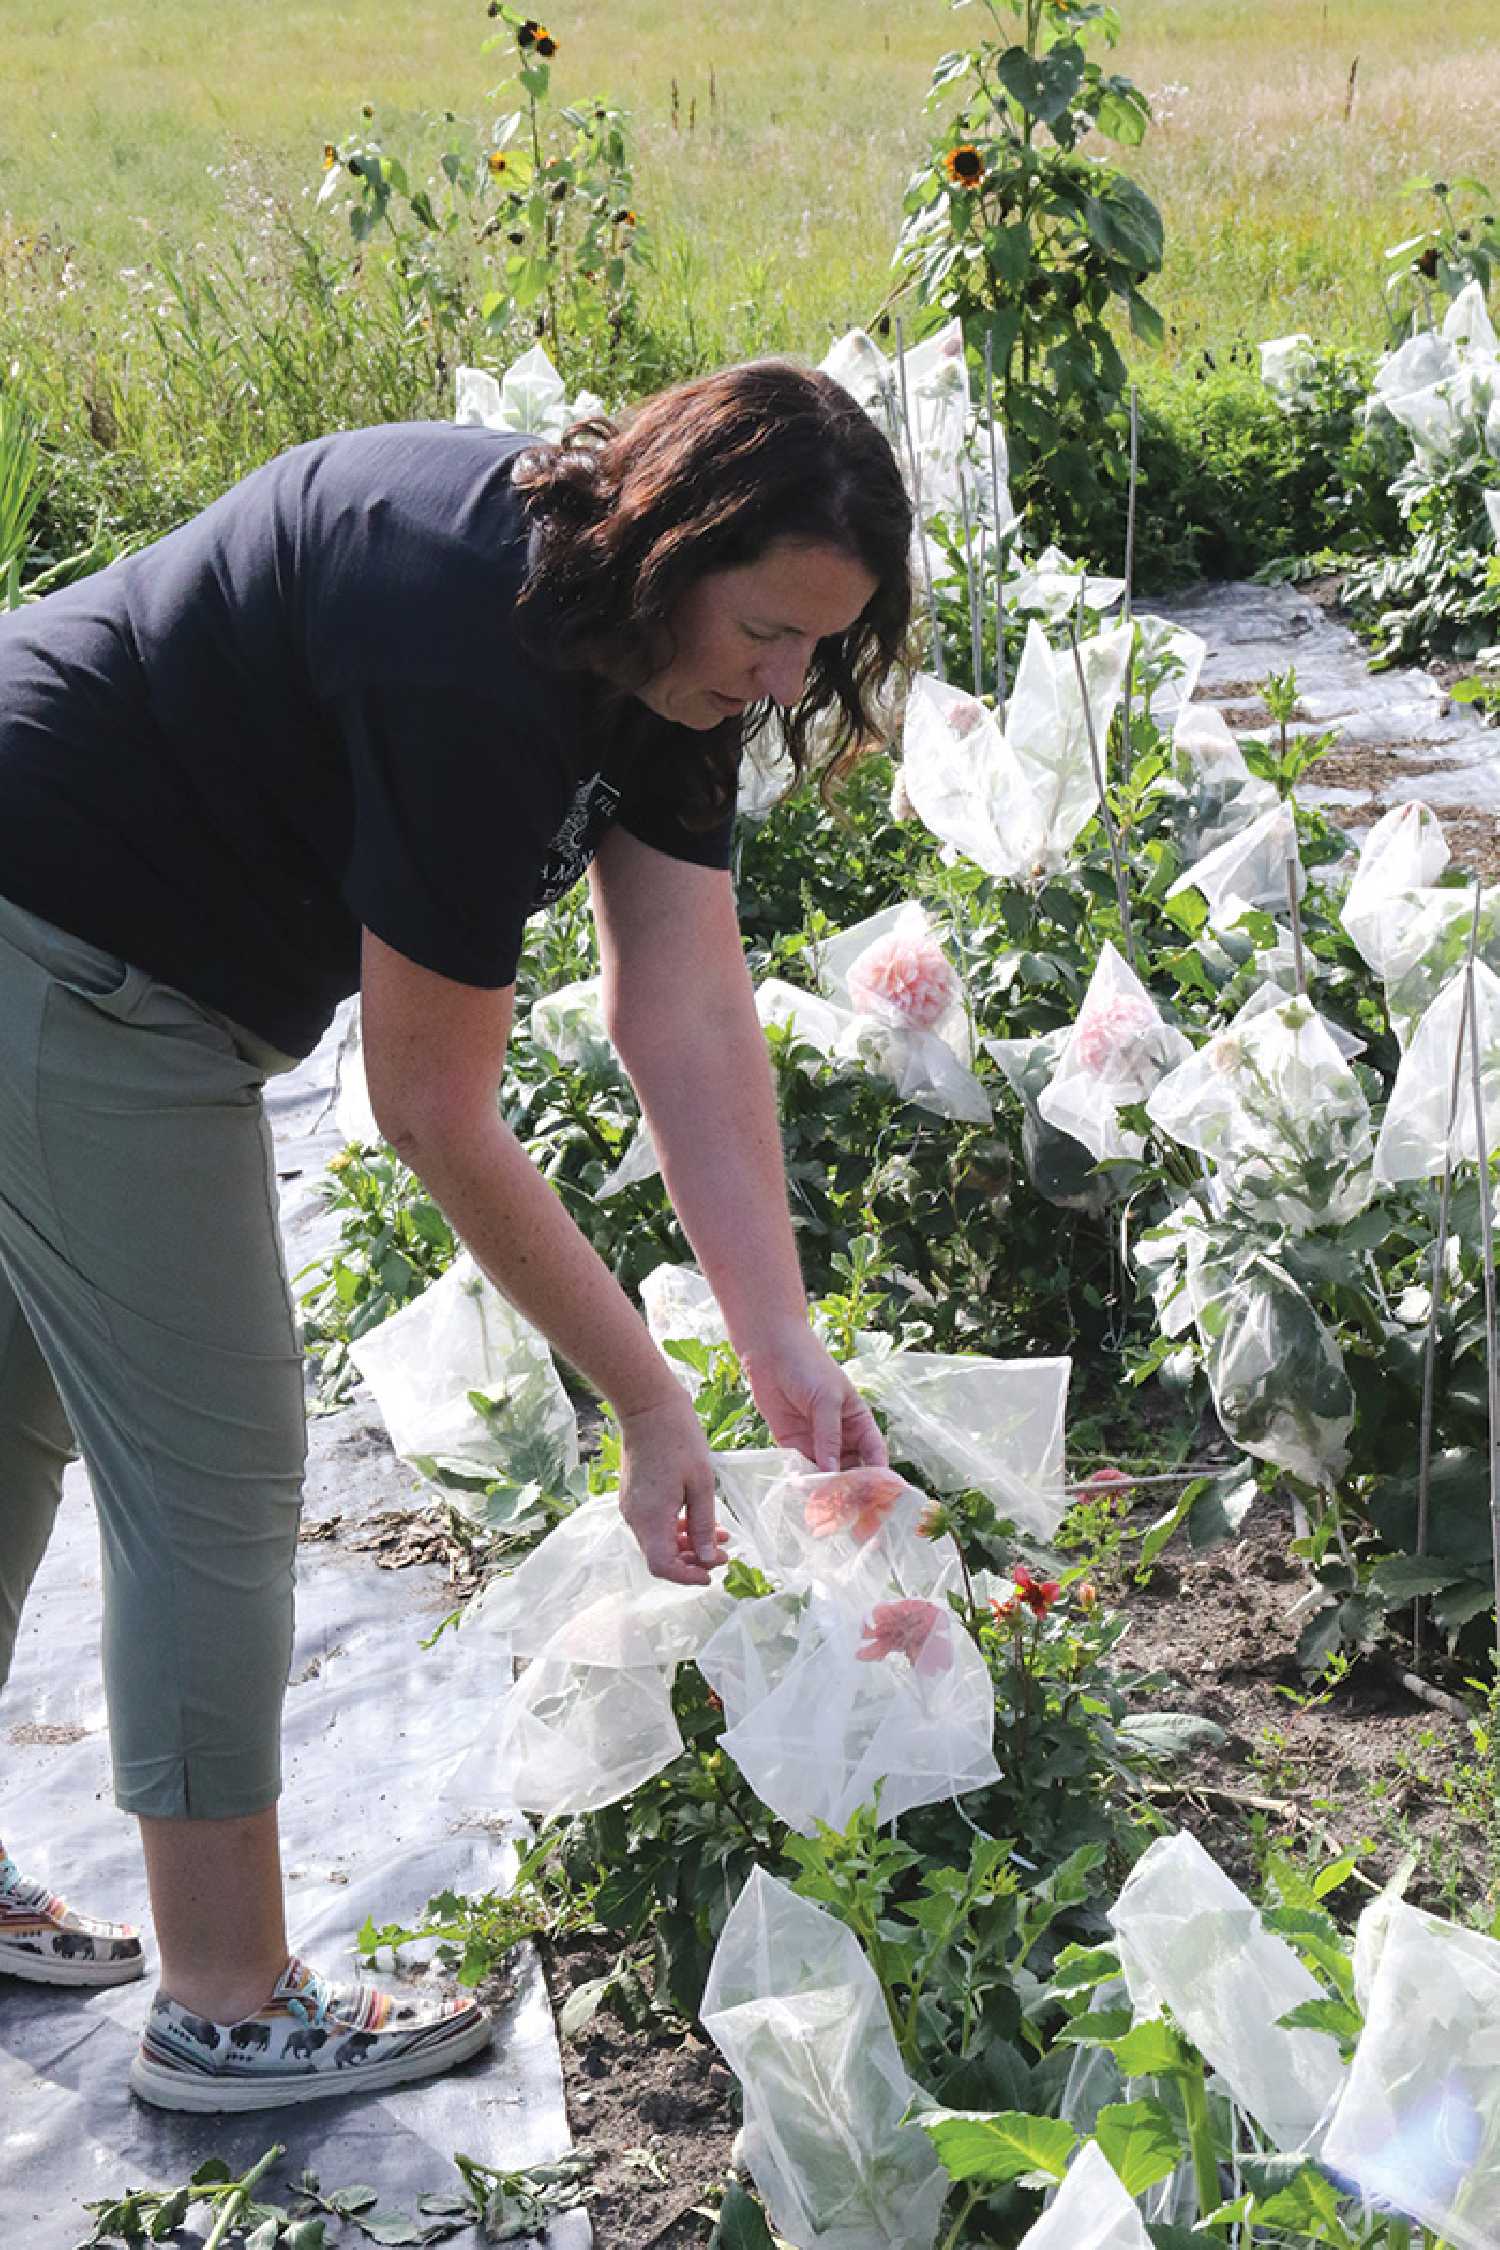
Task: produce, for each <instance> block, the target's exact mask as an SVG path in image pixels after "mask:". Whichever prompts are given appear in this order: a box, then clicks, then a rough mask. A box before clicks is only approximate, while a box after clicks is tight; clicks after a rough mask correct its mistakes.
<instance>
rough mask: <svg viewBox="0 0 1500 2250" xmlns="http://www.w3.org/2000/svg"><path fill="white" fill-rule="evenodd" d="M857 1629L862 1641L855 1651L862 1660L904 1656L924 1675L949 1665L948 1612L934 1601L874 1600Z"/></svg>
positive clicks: (947, 1669)
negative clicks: (861, 1634)
mask: <svg viewBox="0 0 1500 2250" xmlns="http://www.w3.org/2000/svg"><path fill="white" fill-rule="evenodd" d="M860 1631H861V1632H862V1633H863V1634H864V1642H863V1645H862V1646H861V1647H859V1648H857V1649H856V1650H855V1652H854V1653H855V1655H856V1656H857V1657H858V1658H859V1661H860V1663H861V1664H874V1663H876V1662H878V1660H879V1659H880V1658H881V1657H883V1656H904V1657H905V1658H906V1659H907V1661H908V1663H909V1664H910V1665H911V1667H912V1670H913V1671H914V1672H920V1673H921V1675H922V1677H923V1678H924V1679H931V1678H932V1677H933V1676H934V1674H936V1673H938V1672H947V1671H949V1670H951V1669H952V1665H953V1650H952V1647H951V1646H950V1644H949V1640H948V1614H947V1612H946V1610H941V1609H939V1608H938V1605H937V1603H936V1602H923V1601H901V1602H877V1603H876V1604H875V1607H874V1608H873V1609H872V1610H871V1612H870V1615H869V1617H868V1619H867V1620H866V1622H865V1623H864V1624H863V1625H862V1626H861V1627H860Z"/></svg>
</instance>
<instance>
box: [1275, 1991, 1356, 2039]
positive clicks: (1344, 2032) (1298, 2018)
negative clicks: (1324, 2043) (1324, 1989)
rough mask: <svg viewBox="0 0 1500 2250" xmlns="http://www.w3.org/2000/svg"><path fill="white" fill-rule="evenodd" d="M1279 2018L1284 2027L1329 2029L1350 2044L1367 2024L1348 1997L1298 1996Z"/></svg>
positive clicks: (1286, 2029)
mask: <svg viewBox="0 0 1500 2250" xmlns="http://www.w3.org/2000/svg"><path fill="white" fill-rule="evenodd" d="M1276 2021H1277V2023H1278V2025H1279V2026H1280V2028H1281V2029H1282V2030H1283V2031H1326V2032H1327V2033H1328V2036H1329V2038H1330V2039H1337V2040H1338V2042H1339V2044H1340V2045H1341V2046H1347V2045H1350V2044H1351V2043H1352V2042H1353V2041H1354V2040H1356V2039H1357V2038H1358V2037H1359V2035H1360V2033H1361V2032H1362V2031H1363V2030H1364V2027H1365V2019H1364V2017H1363V2016H1362V2015H1361V2014H1360V2012H1359V2010H1358V2008H1355V2007H1352V2006H1351V2005H1350V2003H1349V2002H1348V2001H1347V2000H1299V2001H1298V2003H1297V2005H1296V2007H1295V2008H1289V2009H1288V2010H1287V2012H1286V2014H1285V2015H1284V2016H1278V2017H1277V2018H1276Z"/></svg>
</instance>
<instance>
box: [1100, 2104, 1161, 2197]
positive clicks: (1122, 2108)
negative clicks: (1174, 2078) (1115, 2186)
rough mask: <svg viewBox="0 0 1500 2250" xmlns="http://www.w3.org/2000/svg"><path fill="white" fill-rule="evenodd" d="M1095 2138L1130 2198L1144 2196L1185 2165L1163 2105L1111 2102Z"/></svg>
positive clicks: (1102, 2114)
mask: <svg viewBox="0 0 1500 2250" xmlns="http://www.w3.org/2000/svg"><path fill="white" fill-rule="evenodd" d="M1094 2138H1095V2140H1096V2141H1097V2142H1098V2143H1099V2146H1100V2148H1102V2149H1103V2151H1104V2153H1105V2155H1106V2156H1107V2157H1108V2158H1109V2161H1110V2163H1111V2164H1112V2165H1113V2166H1114V2168H1115V2170H1116V2172H1118V2174H1119V2176H1120V2181H1121V2184H1122V2185H1123V2187H1124V2189H1125V2192H1126V2194H1127V2195H1141V2194H1143V2193H1144V2192H1145V2190H1146V2189H1147V2188H1148V2187H1154V2186H1155V2184H1156V2182H1157V2181H1158V2180H1164V2179H1165V2178H1166V2176H1167V2174H1168V2173H1169V2172H1175V2171H1176V2169H1177V2167H1178V2165H1179V2164H1180V2163H1181V2162H1182V2157H1183V2148H1182V2142H1181V2139H1180V2138H1179V2136H1178V2131H1177V2127H1176V2125H1175V2124H1174V2123H1173V2121H1172V2117H1171V2115H1170V2113H1169V2112H1168V2111H1167V2110H1166V2109H1164V2108H1163V2106H1162V2104H1161V2103H1160V2102H1153V2101H1139V2102H1110V2103H1109V2104H1108V2105H1107V2106H1106V2107H1105V2108H1104V2109H1101V2110H1100V2112H1099V2115H1098V2117H1097V2118H1096V2119H1095V2120H1094Z"/></svg>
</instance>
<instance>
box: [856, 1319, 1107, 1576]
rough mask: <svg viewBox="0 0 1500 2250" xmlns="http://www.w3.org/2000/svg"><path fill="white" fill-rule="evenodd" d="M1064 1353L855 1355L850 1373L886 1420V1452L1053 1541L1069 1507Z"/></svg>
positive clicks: (938, 1487)
mask: <svg viewBox="0 0 1500 2250" xmlns="http://www.w3.org/2000/svg"><path fill="white" fill-rule="evenodd" d="M1072 1369H1073V1363H1072V1361H1071V1360H1070V1359H985V1358H981V1357H979V1356H978V1355H970V1354H967V1353H950V1352H892V1351H881V1350H879V1349H876V1348H872V1349H870V1350H867V1351H863V1352H860V1353H857V1354H856V1356H855V1357H854V1358H853V1359H851V1360H850V1361H849V1362H848V1366H847V1370H846V1372H847V1373H848V1375H849V1378H850V1380H851V1382H853V1383H854V1384H855V1385H856V1386H857V1387H858V1389H859V1391H860V1392H861V1394H862V1395H863V1396H864V1397H865V1398H867V1399H868V1400H869V1401H870V1403H871V1405H873V1406H875V1407H878V1408H879V1410H880V1412H881V1414H882V1415H883V1416H884V1418H885V1423H886V1430H887V1435H888V1437H889V1439H890V1442H891V1445H892V1449H893V1450H894V1451H895V1452H896V1453H897V1454H898V1455H899V1456H900V1458H901V1459H902V1460H904V1461H910V1462H911V1463H912V1465H913V1467H915V1468H916V1469H918V1470H919V1471H920V1473H921V1475H922V1476H923V1477H924V1478H925V1480H926V1482H927V1483H928V1484H929V1485H930V1486H931V1487H932V1489H933V1491H935V1492H967V1491H974V1492H982V1493H984V1494H985V1496H986V1497H987V1498H988V1499H989V1500H991V1501H992V1502H993V1503H994V1505H995V1507H996V1508H998V1509H999V1511H1000V1513H1001V1514H1002V1515H1004V1516H1008V1517H1009V1518H1010V1519H1011V1521H1012V1522H1013V1523H1014V1524H1016V1525H1017V1526H1018V1528H1019V1529H1021V1530H1022V1531H1027V1532H1030V1533H1031V1534H1032V1536H1033V1537H1035V1538H1038V1539H1050V1538H1051V1536H1052V1534H1053V1532H1054V1531H1055V1530H1056V1529H1057V1526H1058V1524H1059V1522H1060V1521H1061V1520H1062V1517H1063V1515H1064V1513H1065V1512H1066V1509H1067V1504H1068V1503H1067V1495H1066V1492H1065V1491H1064V1487H1063V1443H1064V1437H1065V1433H1066V1426H1067V1404H1068V1381H1069V1378H1070V1376H1071V1374H1072Z"/></svg>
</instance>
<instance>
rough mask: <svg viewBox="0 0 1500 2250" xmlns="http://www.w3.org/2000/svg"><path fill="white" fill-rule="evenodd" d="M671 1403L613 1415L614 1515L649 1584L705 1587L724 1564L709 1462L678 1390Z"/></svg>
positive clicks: (690, 1404) (694, 1421) (691, 1412)
mask: <svg viewBox="0 0 1500 2250" xmlns="http://www.w3.org/2000/svg"><path fill="white" fill-rule="evenodd" d="M674 1389H675V1390H676V1393H677V1395H676V1397H675V1398H664V1399H662V1400H661V1401H660V1402H659V1403H658V1404H657V1405H654V1406H647V1407H642V1408H640V1409H638V1410H637V1411H636V1412H635V1413H633V1414H622V1415H621V1416H620V1438H621V1463H620V1513H621V1515H622V1516H623V1517H624V1518H625V1521H626V1522H627V1523H628V1524H629V1526H630V1528H631V1530H632V1531H633V1532H634V1534H635V1536H636V1539H637V1541H638V1542H639V1545H640V1550H641V1553H642V1554H643V1555H644V1556H645V1558H646V1562H647V1565H648V1567H649V1569H650V1571H651V1575H652V1577H653V1578H667V1579H670V1580H672V1581H673V1582H674V1584H676V1585H679V1586H706V1585H708V1583H709V1572H710V1570H711V1569H716V1568H717V1567H718V1566H719V1565H720V1564H721V1563H722V1562H723V1560H724V1547H725V1545H726V1542H727V1537H728V1535H727V1533H725V1532H723V1531H721V1530H719V1529H718V1527H717V1526H716V1524H715V1522H714V1470H713V1455H712V1453H711V1452H710V1451H709V1446H708V1440H707V1438H705V1436H704V1434H703V1428H702V1425H701V1423H700V1422H699V1420H698V1417H697V1414H696V1413H695V1412H694V1409H693V1402H692V1400H691V1399H690V1398H689V1397H688V1394H687V1392H686V1391H685V1390H683V1389H682V1388H681V1387H680V1385H675V1384H674Z"/></svg>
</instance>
